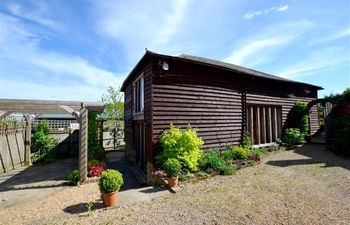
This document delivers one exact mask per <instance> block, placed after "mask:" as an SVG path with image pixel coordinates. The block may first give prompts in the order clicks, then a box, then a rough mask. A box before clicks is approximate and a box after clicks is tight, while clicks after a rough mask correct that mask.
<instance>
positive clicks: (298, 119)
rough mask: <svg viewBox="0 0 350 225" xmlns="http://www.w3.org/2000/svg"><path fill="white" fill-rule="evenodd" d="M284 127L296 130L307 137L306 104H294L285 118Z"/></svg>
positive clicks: (298, 102)
mask: <svg viewBox="0 0 350 225" xmlns="http://www.w3.org/2000/svg"><path fill="white" fill-rule="evenodd" d="M285 127H286V128H297V129H299V131H300V132H301V133H302V134H304V136H307V135H309V129H310V128H309V127H310V126H309V109H308V104H307V103H306V102H303V101H297V102H296V103H295V104H294V106H293V108H292V109H291V111H290V112H289V114H288V116H287V120H286V122H285Z"/></svg>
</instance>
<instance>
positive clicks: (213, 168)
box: [199, 150, 234, 175]
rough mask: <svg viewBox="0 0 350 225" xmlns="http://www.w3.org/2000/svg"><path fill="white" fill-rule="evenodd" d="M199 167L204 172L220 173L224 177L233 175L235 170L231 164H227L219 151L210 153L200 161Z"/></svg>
mask: <svg viewBox="0 0 350 225" xmlns="http://www.w3.org/2000/svg"><path fill="white" fill-rule="evenodd" d="M199 166H200V168H201V170H202V171H205V172H207V173H219V174H223V175H231V174H233V173H234V168H233V166H232V165H231V164H230V163H226V162H225V161H224V159H223V158H222V157H221V155H220V153H219V152H218V151H213V150H212V151H209V152H207V153H205V154H203V156H202V157H201V159H200V160H199Z"/></svg>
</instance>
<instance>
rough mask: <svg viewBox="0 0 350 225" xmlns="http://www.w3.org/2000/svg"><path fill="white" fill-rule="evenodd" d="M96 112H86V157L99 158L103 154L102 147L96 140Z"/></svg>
mask: <svg viewBox="0 0 350 225" xmlns="http://www.w3.org/2000/svg"><path fill="white" fill-rule="evenodd" d="M96 117H97V115H96V113H95V112H89V113H88V158H89V159H99V158H101V157H102V156H103V153H104V151H103V148H102V147H101V145H100V143H99V141H98V136H97V135H98V133H97V124H96Z"/></svg>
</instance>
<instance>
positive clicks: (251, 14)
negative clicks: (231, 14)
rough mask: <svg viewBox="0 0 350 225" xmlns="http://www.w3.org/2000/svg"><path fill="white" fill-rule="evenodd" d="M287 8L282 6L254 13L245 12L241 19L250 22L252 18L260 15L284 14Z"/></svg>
mask: <svg viewBox="0 0 350 225" xmlns="http://www.w3.org/2000/svg"><path fill="white" fill-rule="evenodd" d="M288 8H289V6H288V5H282V6H278V7H277V6H273V7H271V8H269V9H265V10H259V11H254V12H247V13H245V14H244V15H243V19H246V20H250V19H252V18H254V17H257V16H260V15H262V14H268V13H270V12H284V11H286V10H288Z"/></svg>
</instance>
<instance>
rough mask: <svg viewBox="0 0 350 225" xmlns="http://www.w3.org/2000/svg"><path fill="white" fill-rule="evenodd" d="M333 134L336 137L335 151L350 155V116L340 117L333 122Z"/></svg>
mask: <svg viewBox="0 0 350 225" xmlns="http://www.w3.org/2000/svg"><path fill="white" fill-rule="evenodd" d="M331 130H332V136H333V137H334V138H335V152H336V153H338V154H340V155H344V156H350V147H349V146H350V118H344V117H339V118H336V119H333V120H332V122H331Z"/></svg>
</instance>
